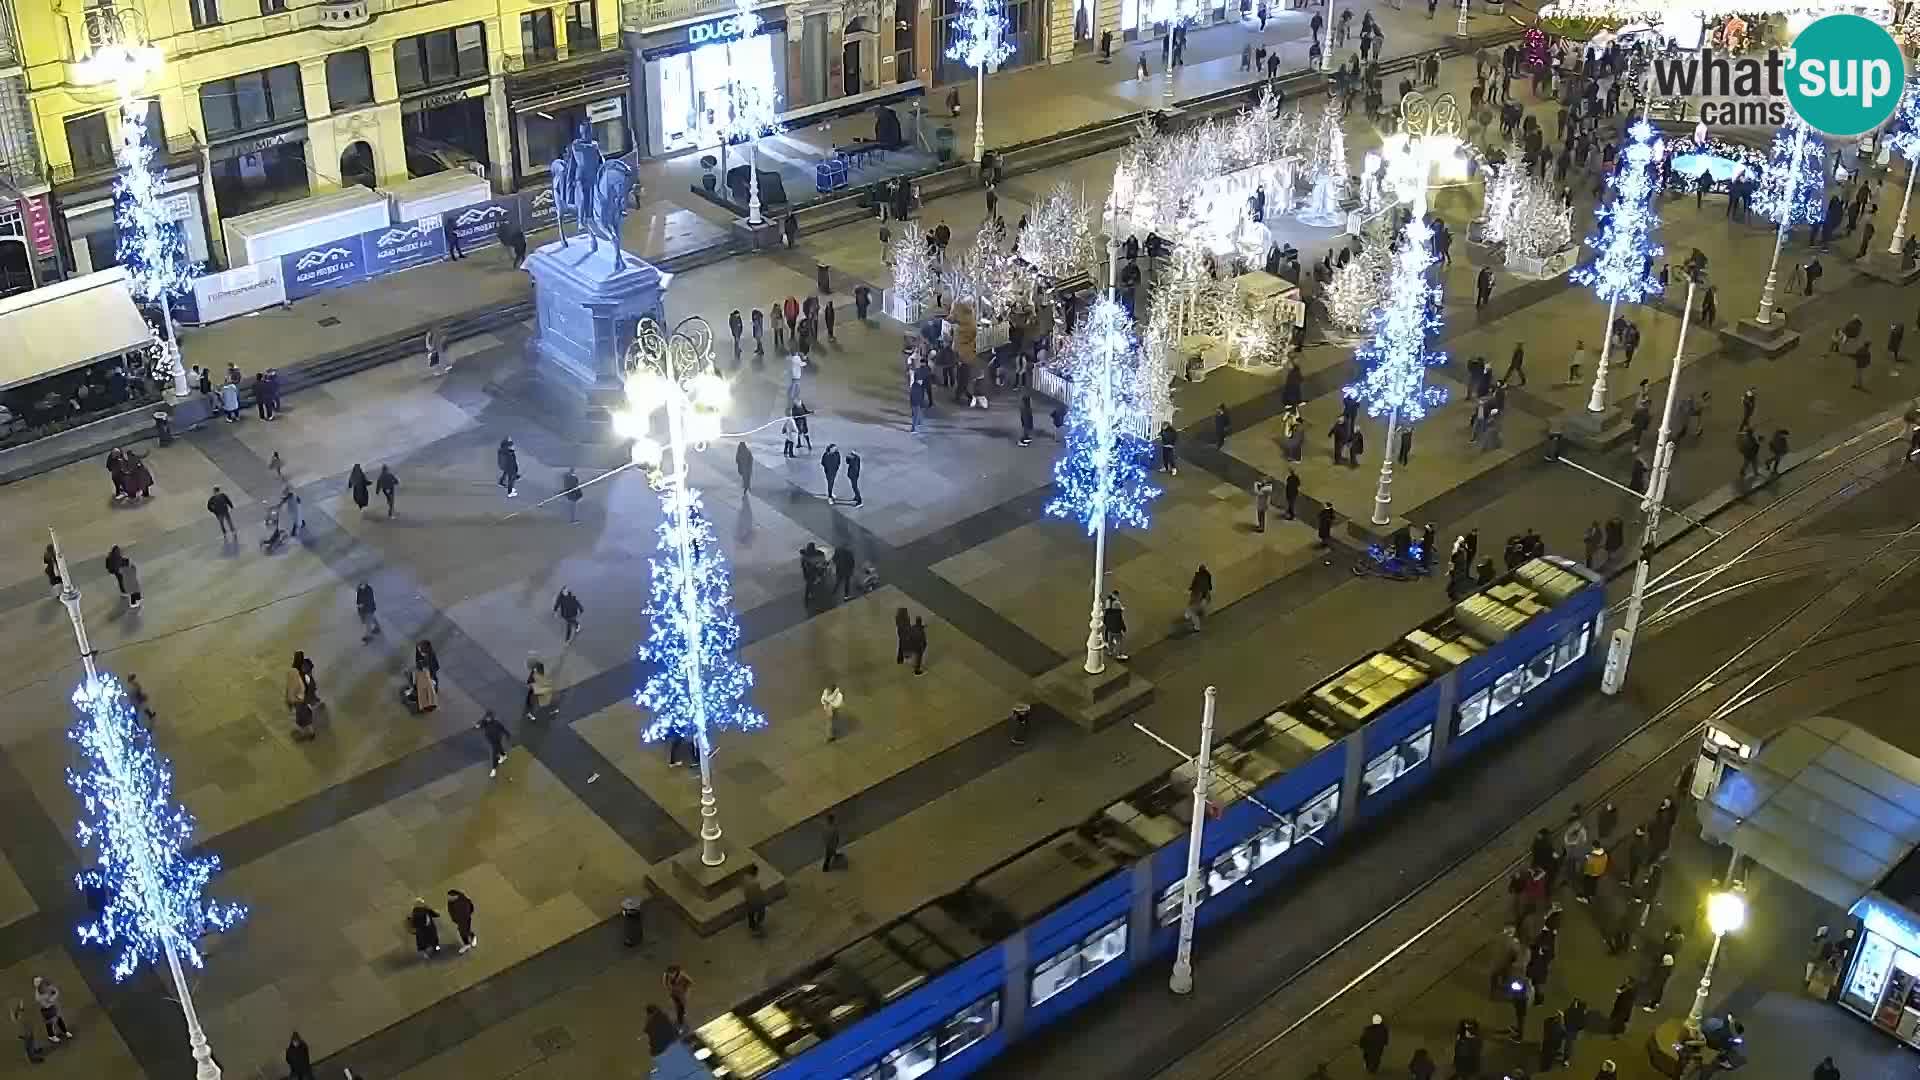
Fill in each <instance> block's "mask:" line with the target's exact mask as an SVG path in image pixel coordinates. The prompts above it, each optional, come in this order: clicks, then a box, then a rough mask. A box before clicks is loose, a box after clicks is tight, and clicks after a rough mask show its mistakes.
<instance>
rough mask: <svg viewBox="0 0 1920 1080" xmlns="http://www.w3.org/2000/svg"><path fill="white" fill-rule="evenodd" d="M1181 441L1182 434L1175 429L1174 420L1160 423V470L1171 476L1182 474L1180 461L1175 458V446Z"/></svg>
mask: <svg viewBox="0 0 1920 1080" xmlns="http://www.w3.org/2000/svg"><path fill="white" fill-rule="evenodd" d="M1179 441H1180V434H1179V432H1176V431H1175V430H1173V422H1172V421H1171V420H1164V421H1161V423H1160V471H1162V472H1164V473H1167V474H1169V475H1171V476H1179V475H1180V467H1179V463H1178V462H1177V461H1176V460H1175V458H1174V446H1175V444H1177V443H1178V442H1179Z"/></svg>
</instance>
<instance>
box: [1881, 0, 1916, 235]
mask: <svg viewBox="0 0 1920 1080" xmlns="http://www.w3.org/2000/svg"><path fill="white" fill-rule="evenodd" d="M1908 11H1909V15H1908V18H1909V19H1911V18H1914V15H1913V14H1912V12H1915V11H1920V4H1910V5H1908ZM1910 44H1913V43H1912V42H1910ZM1887 140H1888V146H1889V147H1890V148H1891V149H1892V150H1893V152H1894V153H1896V154H1898V155H1900V156H1901V157H1903V158H1905V159H1907V186H1906V191H1905V192H1904V193H1903V194H1902V195H1901V196H1900V216H1899V217H1897V218H1895V219H1894V221H1893V242H1892V243H1890V244H1888V245H1887V254H1889V255H1892V256H1894V257H1895V258H1899V256H1900V249H1901V248H1902V247H1904V246H1906V242H1907V204H1908V203H1910V202H1912V201H1913V174H1914V173H1915V172H1916V171H1920V76H1912V77H1909V78H1908V79H1907V89H1906V93H1904V94H1902V95H1901V97H1900V108H1899V109H1898V110H1896V111H1895V112H1894V114H1893V127H1892V130H1891V131H1889V132H1888V134H1887Z"/></svg>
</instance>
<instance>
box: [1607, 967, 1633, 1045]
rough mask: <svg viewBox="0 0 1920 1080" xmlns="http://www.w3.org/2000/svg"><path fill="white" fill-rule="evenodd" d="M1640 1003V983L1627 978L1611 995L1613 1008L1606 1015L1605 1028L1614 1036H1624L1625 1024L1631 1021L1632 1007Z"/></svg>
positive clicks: (1630, 977)
mask: <svg viewBox="0 0 1920 1080" xmlns="http://www.w3.org/2000/svg"><path fill="white" fill-rule="evenodd" d="M1639 1003H1640V983H1639V982H1638V981H1637V980H1635V979H1634V977H1633V976H1631V975H1629V976H1627V978H1626V980H1625V981H1624V982H1622V983H1621V984H1620V988H1619V989H1618V990H1615V991H1614V993H1613V1008H1612V1009H1611V1010H1610V1011H1609V1012H1608V1014H1607V1028H1608V1030H1609V1031H1611V1032H1612V1033H1613V1034H1615V1035H1624V1034H1626V1032H1627V1024H1628V1023H1629V1022H1630V1021H1632V1019H1633V1007H1634V1006H1635V1005H1637V1004H1639Z"/></svg>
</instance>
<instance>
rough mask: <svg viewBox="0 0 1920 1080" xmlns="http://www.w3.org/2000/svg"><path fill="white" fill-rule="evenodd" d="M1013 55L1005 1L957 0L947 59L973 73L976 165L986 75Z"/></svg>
mask: <svg viewBox="0 0 1920 1080" xmlns="http://www.w3.org/2000/svg"><path fill="white" fill-rule="evenodd" d="M1012 55H1013V44H1012V42H1009V41H1008V40H1007V10H1006V5H1005V3H1004V0H960V7H959V10H958V11H957V12H955V14H954V17H953V42H952V43H951V44H950V45H948V46H947V59H949V60H958V61H960V62H961V63H963V64H965V65H967V66H968V67H970V68H972V69H973V77H974V87H975V90H974V95H973V160H974V164H976V165H977V164H979V163H980V160H981V159H982V158H984V157H985V156H986V153H987V72H988V71H990V70H995V69H998V68H999V67H1000V65H1001V63H1002V62H1004V61H1005V60H1006V58H1007V57H1009V56H1012Z"/></svg>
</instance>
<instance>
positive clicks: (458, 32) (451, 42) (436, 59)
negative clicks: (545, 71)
mask: <svg viewBox="0 0 1920 1080" xmlns="http://www.w3.org/2000/svg"><path fill="white" fill-rule="evenodd" d="M548 25H549V28H550V27H551V25H552V24H551V22H549V24H548ZM486 73H487V35H486V30H485V28H484V27H482V25H481V24H479V23H468V24H467V25H465V26H456V27H454V28H452V29H450V30H435V31H434V32H433V33H431V34H418V35H415V36H414V37H409V38H401V39H400V40H399V41H396V42H394V43H393V74H394V78H395V80H396V81H397V82H399V84H400V91H401V92H402V93H406V92H407V91H410V90H419V89H422V88H424V87H428V86H437V85H439V84H441V83H449V82H459V81H461V80H464V79H477V78H480V77H482V76H484V75H485V74H486Z"/></svg>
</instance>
